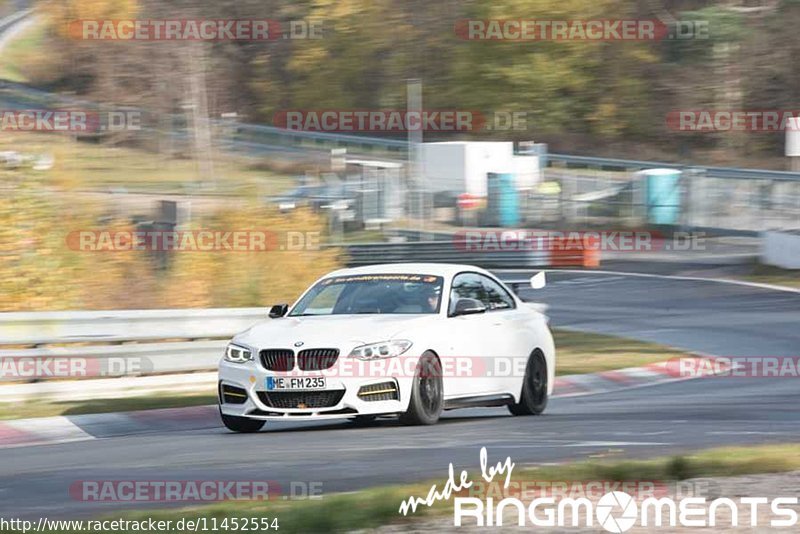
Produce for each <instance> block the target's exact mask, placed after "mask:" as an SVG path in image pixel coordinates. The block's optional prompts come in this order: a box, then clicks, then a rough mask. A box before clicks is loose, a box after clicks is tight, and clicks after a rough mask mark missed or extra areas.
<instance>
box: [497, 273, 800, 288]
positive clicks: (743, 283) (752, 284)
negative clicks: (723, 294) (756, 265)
mask: <svg viewBox="0 0 800 534" xmlns="http://www.w3.org/2000/svg"><path fill="white" fill-rule="evenodd" d="M490 270H491V271H492V272H495V273H515V272H516V273H518V272H521V271H545V272H548V273H573V274H604V275H616V276H630V277H634V278H664V279H667V280H684V281H689V282H716V283H718V284H732V285H737V286H745V287H755V288H758V289H769V290H772V291H783V292H785V293H796V294H800V289H798V288H794V287H786V286H777V285H774V284H762V283H760V282H747V281H745V280H732V279H730V278H707V277H703V276H679V275H674V274H649V273H629V272H623V271H603V270H597V269H490Z"/></svg>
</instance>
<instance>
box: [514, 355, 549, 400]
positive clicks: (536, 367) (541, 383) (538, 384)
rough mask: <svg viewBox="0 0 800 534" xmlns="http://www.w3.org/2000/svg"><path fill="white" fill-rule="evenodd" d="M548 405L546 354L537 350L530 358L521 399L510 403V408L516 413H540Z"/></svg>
mask: <svg viewBox="0 0 800 534" xmlns="http://www.w3.org/2000/svg"><path fill="white" fill-rule="evenodd" d="M546 407H547V361H545V359H544V354H542V353H541V352H540V351H538V350H537V351H535V352H534V353H533V354H532V355H531V357H530V358H529V359H528V365H527V367H526V368H525V378H524V379H523V382H522V396H521V397H520V401H519V402H518V403H517V404H511V405H509V407H508V410H509V411H510V412H511V413H512V414H514V415H539V414H541V413H542V412H544V409H545V408H546Z"/></svg>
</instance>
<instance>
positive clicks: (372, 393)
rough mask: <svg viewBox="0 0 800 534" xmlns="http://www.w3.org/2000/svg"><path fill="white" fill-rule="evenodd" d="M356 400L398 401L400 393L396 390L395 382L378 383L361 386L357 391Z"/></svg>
mask: <svg viewBox="0 0 800 534" xmlns="http://www.w3.org/2000/svg"><path fill="white" fill-rule="evenodd" d="M358 398H359V399H361V400H363V401H367V402H371V401H385V400H400V391H399V390H398V389H397V383H396V382H393V381H390V382H380V383H378V384H370V385H368V386H361V389H359V390H358Z"/></svg>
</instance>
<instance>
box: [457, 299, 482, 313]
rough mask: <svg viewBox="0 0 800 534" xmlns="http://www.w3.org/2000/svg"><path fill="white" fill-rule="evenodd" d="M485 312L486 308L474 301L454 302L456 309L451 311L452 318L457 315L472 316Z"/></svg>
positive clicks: (459, 300) (479, 302) (461, 300)
mask: <svg viewBox="0 0 800 534" xmlns="http://www.w3.org/2000/svg"><path fill="white" fill-rule="evenodd" d="M485 311H486V306H484V305H483V302H481V301H479V300H476V299H458V300H457V301H456V309H455V310H453V317H456V316H458V315H472V314H474V313H483V312H485Z"/></svg>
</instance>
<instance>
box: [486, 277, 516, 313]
mask: <svg viewBox="0 0 800 534" xmlns="http://www.w3.org/2000/svg"><path fill="white" fill-rule="evenodd" d="M481 280H482V281H483V288H484V290H485V291H486V297H487V299H488V301H489V303H488V304H487V306H486V307H487V308H488V309H489V311H491V310H509V309H512V308H516V304H515V303H514V298H513V297H512V296H511V295H509V294H508V291H506V290H505V289H504V288H503V286H501V285H500V284H498V283H497V282H495V281H494V280H492V279H491V278H487V277H485V276H481Z"/></svg>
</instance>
